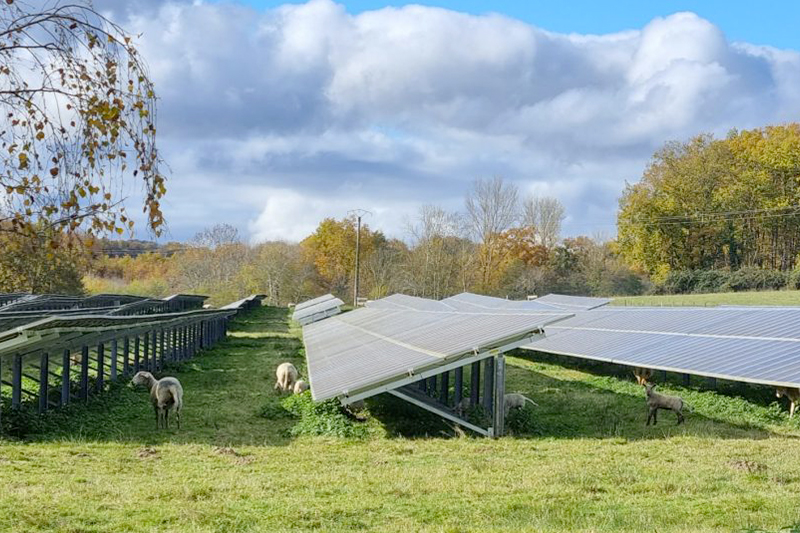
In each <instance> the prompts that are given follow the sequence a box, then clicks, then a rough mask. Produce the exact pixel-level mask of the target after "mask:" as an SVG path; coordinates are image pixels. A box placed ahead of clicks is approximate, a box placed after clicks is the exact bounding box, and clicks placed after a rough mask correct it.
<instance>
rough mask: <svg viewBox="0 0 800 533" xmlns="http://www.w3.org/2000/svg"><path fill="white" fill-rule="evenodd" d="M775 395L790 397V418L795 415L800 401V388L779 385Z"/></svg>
mask: <svg viewBox="0 0 800 533" xmlns="http://www.w3.org/2000/svg"><path fill="white" fill-rule="evenodd" d="M775 396H777V397H778V398H783V397H784V396H786V397H787V398H789V418H792V417H793V416H794V409H795V407H796V406H797V404H798V403H799V402H800V389H797V388H794V387H778V388H777V389H775Z"/></svg>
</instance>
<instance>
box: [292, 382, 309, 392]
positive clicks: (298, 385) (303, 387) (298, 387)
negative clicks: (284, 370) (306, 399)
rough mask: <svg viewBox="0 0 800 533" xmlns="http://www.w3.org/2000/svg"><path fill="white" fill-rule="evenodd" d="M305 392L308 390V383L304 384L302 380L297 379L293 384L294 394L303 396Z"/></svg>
mask: <svg viewBox="0 0 800 533" xmlns="http://www.w3.org/2000/svg"><path fill="white" fill-rule="evenodd" d="M307 390H308V383H306V382H305V381H303V380H302V379H298V380H297V381H296V382H295V384H294V393H295V394H303V393H304V392H305V391H307Z"/></svg>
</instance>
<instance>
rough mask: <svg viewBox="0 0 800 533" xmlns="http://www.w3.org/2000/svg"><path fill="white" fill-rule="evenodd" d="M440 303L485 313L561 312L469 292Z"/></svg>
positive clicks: (551, 307) (552, 307) (531, 302)
mask: <svg viewBox="0 0 800 533" xmlns="http://www.w3.org/2000/svg"><path fill="white" fill-rule="evenodd" d="M441 302H442V303H444V304H445V305H448V306H450V307H452V308H454V309H457V310H459V311H469V310H475V311H487V310H491V309H527V310H531V311H534V310H538V311H563V309H561V308H560V307H558V306H556V305H551V304H548V303H543V302H539V301H537V300H506V299H503V298H496V297H494V296H484V295H482V294H473V293H471V292H462V293H461V294H456V295H455V296H450V297H449V298H445V299H444V300H441Z"/></svg>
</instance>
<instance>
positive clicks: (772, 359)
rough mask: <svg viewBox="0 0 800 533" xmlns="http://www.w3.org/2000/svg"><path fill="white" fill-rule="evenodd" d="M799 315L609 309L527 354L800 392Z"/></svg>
mask: <svg viewBox="0 0 800 533" xmlns="http://www.w3.org/2000/svg"><path fill="white" fill-rule="evenodd" d="M798 326H800V308H794V309H792V308H773V309H770V308H758V307H754V308H744V307H718V308H680V307H672V308H632V307H626V308H618V309H613V308H608V309H602V310H593V311H588V312H584V313H579V314H577V315H576V316H575V317H573V318H571V319H568V320H565V321H563V322H561V323H559V324H554V325H551V326H549V327H548V328H547V329H546V334H547V336H546V338H544V339H541V340H538V341H536V342H534V343H532V344H531V345H529V346H526V347H525V348H526V349H531V350H537V351H542V352H549V353H556V354H563V355H571V356H575V357H582V358H586V359H595V360H600V361H608V362H612V363H618V364H625V365H630V366H642V367H649V368H654V369H658V370H668V371H675V372H681V373H686V374H695V375H700V376H708V377H716V378H721V379H729V380H733V381H745V382H752V383H761V384H765V385H775V386H789V387H797V386H800V327H798Z"/></svg>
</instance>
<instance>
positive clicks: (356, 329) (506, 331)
mask: <svg viewBox="0 0 800 533" xmlns="http://www.w3.org/2000/svg"><path fill="white" fill-rule="evenodd" d="M395 300H399V299H395ZM569 316H570V315H569V314H565V313H561V314H553V313H541V314H537V313H532V312H525V311H522V312H504V313H495V312H485V313H477V312H457V311H453V310H450V311H441V310H436V311H426V310H414V309H390V308H379V307H365V308H361V309H356V310H355V311H351V312H349V313H345V314H342V315H338V316H335V317H333V318H329V319H328V320H323V321H320V322H316V323H314V324H310V325H307V326H305V327H304V328H303V340H304V342H305V346H306V358H307V362H308V370H309V378H310V381H311V390H312V395H313V398H314V399H315V400H325V399H329V398H335V397H338V396H352V395H354V394H358V393H364V392H368V391H375V390H376V389H377V388H378V387H381V386H384V385H386V384H391V383H393V382H397V381H398V380H402V379H405V378H407V377H409V376H410V375H416V374H419V373H420V372H422V371H425V370H429V369H432V368H437V367H440V366H444V365H446V364H449V363H452V362H453V361H457V360H458V359H460V358H462V357H466V356H469V355H471V354H474V353H476V352H480V351H484V350H493V349H499V348H500V347H502V346H505V345H508V344H509V343H511V342H512V341H515V340H519V339H520V338H524V339H527V338H529V337H530V336H531V335H532V334H534V333H537V332H539V331H541V329H542V328H543V327H544V325H545V324H548V323H551V322H554V321H557V320H561V319H563V318H566V317H569ZM526 342H527V341H526ZM378 392H379V391H378ZM376 393H377V392H376Z"/></svg>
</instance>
